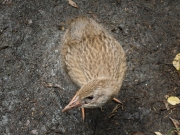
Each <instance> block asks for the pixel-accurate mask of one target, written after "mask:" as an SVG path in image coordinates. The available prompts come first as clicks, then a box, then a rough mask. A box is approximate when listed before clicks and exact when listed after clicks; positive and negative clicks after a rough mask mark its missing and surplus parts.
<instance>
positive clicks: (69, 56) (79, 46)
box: [61, 17, 126, 111]
mask: <svg viewBox="0 0 180 135" xmlns="http://www.w3.org/2000/svg"><path fill="white" fill-rule="evenodd" d="M61 54H62V60H63V62H64V65H65V69H66V71H67V73H68V75H69V76H70V78H71V79H72V81H73V82H75V83H76V84H77V85H78V86H79V87H80V90H78V91H77V93H76V95H75V97H74V98H73V100H72V101H71V102H70V103H69V105H68V106H66V108H65V109H64V110H63V111H66V110H68V109H70V108H72V107H76V106H81V107H85V108H95V107H101V106H103V105H104V104H105V103H107V102H108V101H109V100H112V99H113V98H114V97H115V96H117V94H118V92H119V90H120V87H121V85H122V81H123V78H124V76H125V71H126V58H125V53H124V51H123V49H122V47H121V45H120V44H119V43H118V42H117V41H116V40H115V39H114V38H113V37H112V36H111V35H110V34H108V33H107V32H106V30H105V29H104V28H103V27H102V26H101V25H99V24H98V23H96V22H95V21H94V20H93V19H90V18H87V17H78V18H75V19H73V20H72V21H71V23H70V26H69V28H68V29H67V31H66V33H65V36H64V43H63V47H62V52H61ZM77 102H78V105H76V103H77Z"/></svg>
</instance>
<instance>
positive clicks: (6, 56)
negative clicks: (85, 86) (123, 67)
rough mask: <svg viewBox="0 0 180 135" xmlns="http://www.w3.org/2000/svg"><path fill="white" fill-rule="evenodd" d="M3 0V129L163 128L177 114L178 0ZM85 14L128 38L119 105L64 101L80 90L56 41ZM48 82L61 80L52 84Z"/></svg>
mask: <svg viewBox="0 0 180 135" xmlns="http://www.w3.org/2000/svg"><path fill="white" fill-rule="evenodd" d="M74 2H76V3H77V5H78V6H79V8H74V7H72V6H70V5H69V4H68V1H67V0H1V1H0V134H1V135H31V134H38V135H43V134H49V135H60V134H63V135H130V134H131V133H132V132H135V131H140V132H143V133H145V134H146V135H154V133H153V132H155V131H160V132H161V133H163V134H166V133H167V132H168V131H169V130H171V129H173V128H174V125H173V124H172V122H171V121H170V119H169V117H172V118H174V119H178V120H179V119H180V105H177V106H171V105H170V106H169V107H170V110H167V109H166V107H165V104H164V100H166V98H165V95H169V96H177V97H180V77H179V76H178V74H177V72H176V70H175V68H174V67H173V66H172V60H173V58H174V57H175V55H176V54H177V53H179V52H180V2H179V0H136V1H132V0H79V1H78V0H74ZM76 16H88V17H91V18H94V19H95V20H96V21H97V22H99V23H100V24H102V25H103V26H104V27H105V28H106V29H107V31H109V33H111V34H112V35H113V36H114V37H115V38H116V39H117V40H118V41H119V42H120V43H121V44H122V46H123V48H124V50H125V51H126V54H127V61H128V71H127V74H126V78H125V80H124V82H123V86H122V88H121V91H120V93H119V96H118V98H119V99H120V100H121V101H122V102H123V105H122V106H121V107H120V108H119V109H118V110H117V112H116V113H115V115H114V116H113V117H111V118H109V115H110V113H111V111H112V110H113V109H114V107H115V106H116V105H117V104H116V103H114V102H111V103H109V104H107V105H106V106H104V107H103V111H102V112H101V110H100V109H86V120H85V122H84V123H83V122H82V118H81V112H80V111H79V110H78V109H73V110H71V111H69V112H67V113H62V112H61V110H62V108H63V107H64V106H65V105H66V104H67V103H68V102H69V100H70V99H71V98H72V97H73V95H74V94H75V92H76V91H77V89H78V88H77V86H76V85H75V84H73V83H72V81H71V80H70V79H69V77H68V76H67V74H66V73H65V72H64V70H63V68H62V66H61V60H60V57H59V47H60V46H61V45H62V36H63V34H64V32H65V30H66V29H67V27H68V25H67V24H68V21H69V20H70V19H72V18H74V17H76ZM46 83H54V84H59V85H60V87H61V88H48V87H46Z"/></svg>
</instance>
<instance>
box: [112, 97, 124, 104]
mask: <svg viewBox="0 0 180 135" xmlns="http://www.w3.org/2000/svg"><path fill="white" fill-rule="evenodd" d="M113 100H114V101H115V102H116V103H119V104H123V103H122V102H121V101H120V100H119V99H117V98H113Z"/></svg>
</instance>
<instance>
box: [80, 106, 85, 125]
mask: <svg viewBox="0 0 180 135" xmlns="http://www.w3.org/2000/svg"><path fill="white" fill-rule="evenodd" d="M81 111H82V119H83V122H84V119H85V109H84V108H81Z"/></svg>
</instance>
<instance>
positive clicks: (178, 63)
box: [172, 53, 180, 70]
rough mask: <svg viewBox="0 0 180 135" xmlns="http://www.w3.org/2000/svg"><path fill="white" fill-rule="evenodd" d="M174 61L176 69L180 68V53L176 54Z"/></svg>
mask: <svg viewBox="0 0 180 135" xmlns="http://www.w3.org/2000/svg"><path fill="white" fill-rule="evenodd" d="M172 63H173V66H174V67H175V68H176V70H180V53H178V54H177V55H176V57H175V58H174V60H173V62H172Z"/></svg>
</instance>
